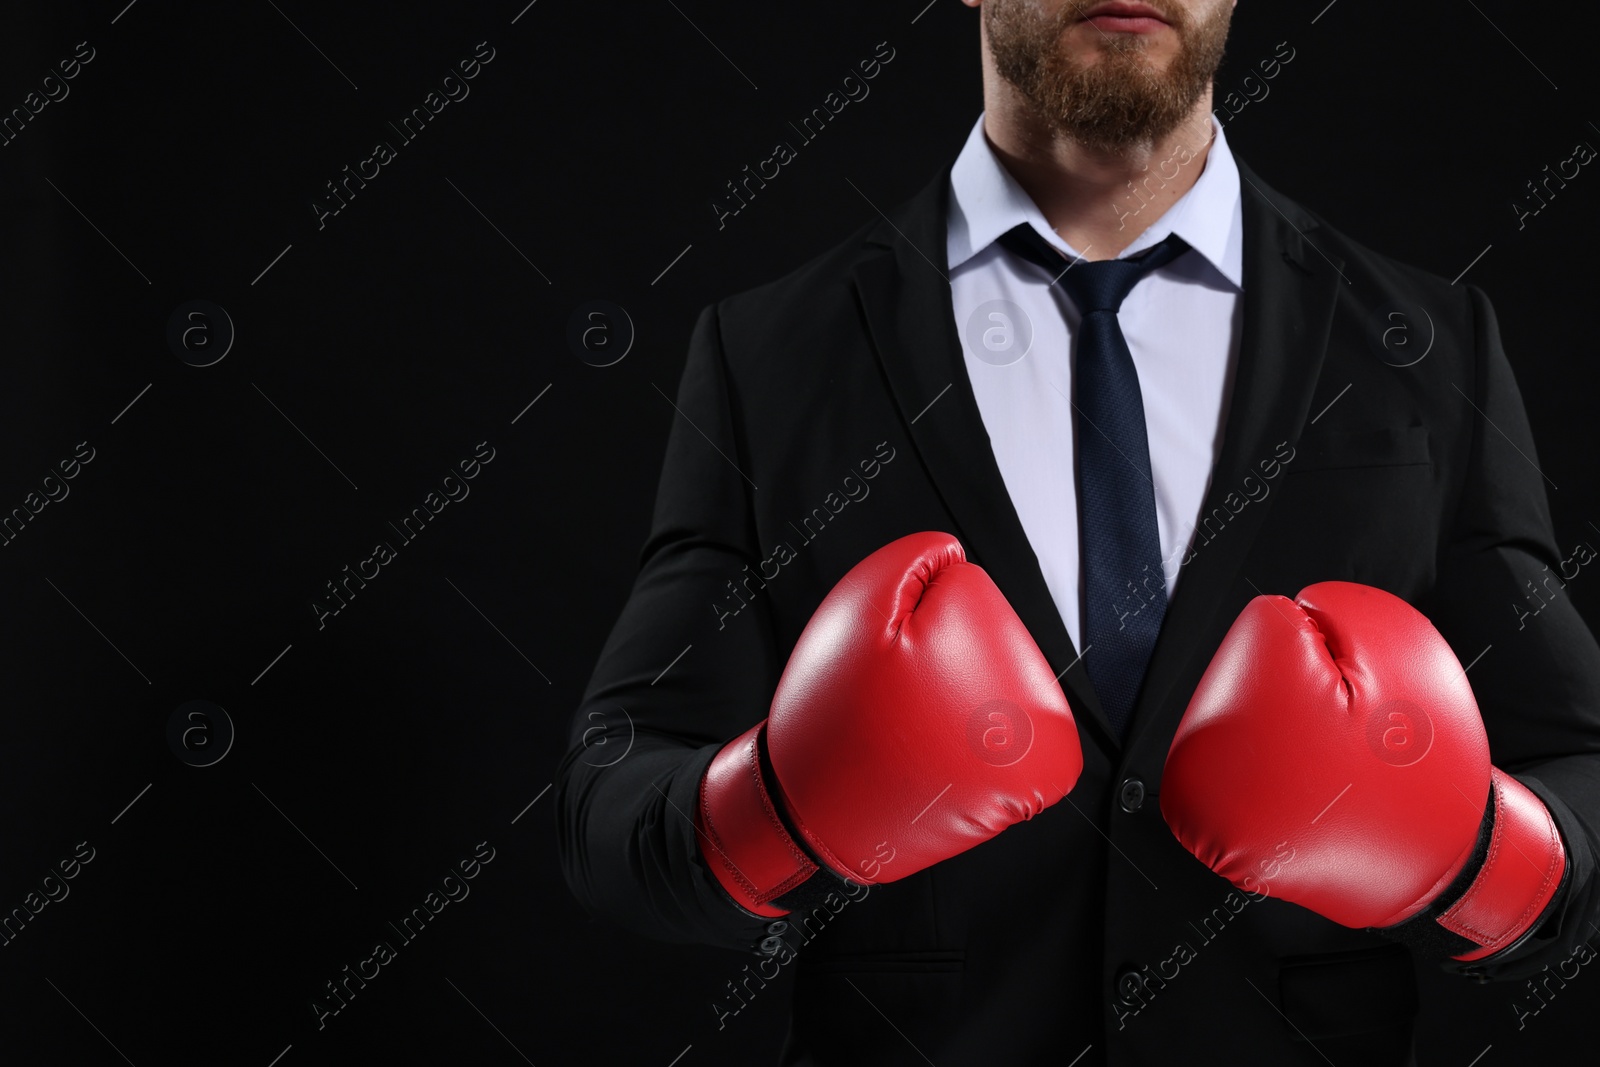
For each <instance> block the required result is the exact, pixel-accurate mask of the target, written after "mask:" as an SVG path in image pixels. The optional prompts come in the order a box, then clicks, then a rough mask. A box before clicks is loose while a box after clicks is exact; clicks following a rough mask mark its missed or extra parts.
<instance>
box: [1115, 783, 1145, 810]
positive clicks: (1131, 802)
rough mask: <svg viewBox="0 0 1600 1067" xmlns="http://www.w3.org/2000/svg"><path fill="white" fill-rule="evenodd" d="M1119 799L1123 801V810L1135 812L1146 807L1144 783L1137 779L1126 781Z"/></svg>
mask: <svg viewBox="0 0 1600 1067" xmlns="http://www.w3.org/2000/svg"><path fill="white" fill-rule="evenodd" d="M1119 799H1120V800H1121V801H1122V810H1123V811H1128V812H1133V811H1138V810H1139V809H1140V808H1142V807H1144V783H1143V782H1141V781H1140V780H1139V779H1137V778H1128V779H1125V780H1124V781H1123V783H1122V790H1121V795H1120V797H1119Z"/></svg>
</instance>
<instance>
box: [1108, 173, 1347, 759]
mask: <svg viewBox="0 0 1600 1067" xmlns="http://www.w3.org/2000/svg"><path fill="white" fill-rule="evenodd" d="M1236 162H1238V165H1239V175H1240V182H1241V185H1240V193H1241V196H1242V199H1243V217H1244V277H1243V283H1244V321H1243V330H1242V335H1241V337H1240V343H1239V357H1238V366H1237V367H1236V368H1235V373H1234V384H1233V391H1232V394H1231V397H1230V400H1229V405H1228V416H1227V425H1226V429H1225V430H1224V433H1223V442H1222V451H1221V454H1220V456H1219V457H1218V459H1217V463H1216V466H1215V467H1214V469H1213V470H1212V474H1211V484H1210V486H1209V487H1208V488H1207V490H1206V496H1205V504H1204V506H1203V507H1202V509H1201V515H1202V516H1209V515H1212V514H1214V513H1215V512H1216V511H1218V510H1219V509H1220V510H1221V511H1222V512H1223V513H1224V514H1226V515H1228V516H1230V517H1229V519H1228V521H1227V522H1226V524H1225V525H1223V526H1222V527H1221V529H1220V530H1219V531H1217V532H1216V533H1214V534H1212V535H1211V536H1210V539H1209V540H1205V541H1204V542H1203V543H1201V542H1202V539H1201V538H1200V537H1199V536H1197V537H1196V542H1195V543H1194V544H1193V545H1192V546H1191V551H1192V552H1193V557H1192V559H1190V562H1188V563H1187V564H1186V565H1185V566H1183V568H1182V570H1181V572H1180V575H1179V578H1178V583H1177V586H1176V588H1175V590H1174V593H1173V598H1172V602H1171V604H1170V605H1169V606H1168V609H1167V615H1166V619H1165V621H1164V622H1163V623H1162V628H1161V635H1160V637H1159V638H1158V639H1157V641H1156V647H1155V651H1154V653H1153V654H1152V656H1151V660H1150V667H1149V670H1148V671H1147V672H1146V675H1145V684H1144V688H1143V690H1141V692H1140V696H1139V701H1138V704H1137V705H1136V706H1135V708H1134V718H1133V724H1132V726H1131V727H1130V730H1129V737H1128V749H1129V752H1130V753H1132V752H1133V751H1134V750H1135V749H1136V748H1139V747H1140V746H1154V747H1155V749H1156V750H1155V751H1153V752H1148V753H1146V754H1147V755H1149V756H1150V757H1151V759H1153V760H1155V761H1156V762H1155V763H1154V766H1160V764H1161V762H1162V761H1164V760H1165V757H1166V747H1167V745H1168V743H1169V742H1170V739H1171V737H1172V734H1173V731H1174V730H1176V729H1177V724H1178V720H1179V718H1181V716H1182V714H1183V711H1184V708H1185V707H1186V705H1187V703H1188V694H1187V693H1182V692H1178V691H1176V689H1175V687H1176V686H1177V685H1178V684H1179V682H1180V680H1182V679H1184V678H1185V677H1188V676H1190V674H1191V672H1196V673H1195V675H1194V676H1195V677H1197V676H1198V675H1197V672H1198V670H1201V669H1203V668H1204V664H1205V662H1206V661H1208V660H1209V658H1210V656H1211V653H1212V652H1213V651H1214V650H1215V648H1216V645H1217V643H1218V642H1220V640H1221V638H1222V634H1223V632H1224V631H1225V630H1226V628H1227V626H1229V625H1231V624H1232V621H1233V617H1232V614H1231V613H1230V614H1228V615H1226V616H1224V617H1219V615H1218V609H1219V608H1220V607H1222V606H1223V605H1225V604H1227V605H1233V606H1238V604H1237V596H1238V593H1239V590H1238V588H1237V586H1238V585H1239V584H1240V582H1241V580H1242V579H1244V578H1247V577H1248V576H1247V575H1244V574H1243V570H1242V569H1243V567H1244V565H1245V561H1246V559H1247V557H1248V555H1249V552H1250V547H1251V545H1252V543H1253V542H1254V541H1255V537H1256V534H1257V532H1259V530H1260V529H1261V526H1262V523H1263V521H1264V520H1265V518H1266V516H1267V514H1268V512H1269V511H1270V509H1271V507H1272V503H1273V501H1274V500H1276V499H1277V494H1276V493H1271V494H1269V495H1267V496H1266V497H1265V498H1263V499H1261V500H1259V501H1255V502H1251V503H1249V504H1248V505H1244V506H1241V505H1240V503H1239V502H1240V500H1241V499H1244V495H1245V490H1246V487H1245V485H1244V480H1245V478H1246V477H1249V476H1252V475H1253V476H1255V477H1256V478H1257V479H1259V478H1260V475H1261V467H1260V464H1261V463H1262V462H1263V461H1270V460H1272V459H1273V458H1274V450H1275V449H1276V448H1277V447H1278V445H1279V444H1280V443H1281V442H1288V443H1289V444H1290V445H1291V446H1292V445H1293V444H1294V442H1295V441H1297V440H1298V439H1299V437H1300V432H1301V430H1302V428H1303V427H1304V426H1305V423H1306V420H1307V418H1308V417H1310V411H1309V407H1310V404H1311V398H1312V394H1313V392H1314V391H1315V389H1316V385H1317V379H1318V376H1319V375H1320V373H1321V370H1322V361H1323V357H1324V355H1325V354H1326V352H1327V346H1328V331H1329V327H1330V324H1331V323H1332V321H1333V307H1334V302H1335V299H1336V297H1337V294H1338V289H1339V286H1341V285H1343V284H1346V283H1345V280H1344V278H1343V277H1342V271H1343V269H1344V261H1343V260H1342V259H1339V258H1337V257H1334V258H1332V259H1331V260H1330V259H1329V258H1328V257H1326V256H1324V255H1323V253H1322V252H1321V251H1319V250H1318V248H1317V246H1316V244H1315V241H1316V235H1315V233H1314V231H1315V230H1316V228H1317V224H1316V221H1315V220H1314V219H1312V218H1311V217H1310V216H1309V215H1307V214H1306V213H1305V212H1304V211H1303V210H1302V209H1301V208H1300V207H1299V206H1298V205H1296V204H1294V203H1293V202H1292V201H1289V200H1287V199H1285V198H1284V197H1283V196H1282V195H1280V194H1278V193H1277V192H1275V191H1273V190H1272V189H1271V188H1270V187H1269V186H1268V185H1267V184H1266V183H1265V182H1263V181H1262V180H1261V179H1260V178H1259V177H1257V176H1256V175H1255V173H1254V172H1252V171H1251V170H1250V169H1249V168H1248V167H1246V166H1245V165H1244V164H1243V162H1239V161H1237V160H1236ZM1230 500H1231V502H1232V503H1233V504H1234V509H1230V508H1229V507H1228V503H1229V502H1230ZM1235 510H1237V514H1235ZM1213 529H1215V527H1213ZM1185 558H1189V557H1187V556H1186V557H1185ZM1273 591H1274V590H1266V592H1273ZM1230 594H1232V597H1230Z"/></svg>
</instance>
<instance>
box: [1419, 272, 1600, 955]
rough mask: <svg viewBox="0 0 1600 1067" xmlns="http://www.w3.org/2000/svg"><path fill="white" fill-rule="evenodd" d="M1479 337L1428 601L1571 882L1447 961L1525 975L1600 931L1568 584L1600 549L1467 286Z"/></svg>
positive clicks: (1579, 658) (1585, 662)
mask: <svg viewBox="0 0 1600 1067" xmlns="http://www.w3.org/2000/svg"><path fill="white" fill-rule="evenodd" d="M1467 288H1468V291H1469V299H1470V301H1471V306H1472V314H1473V320H1474V327H1475V330H1476V336H1477V344H1476V357H1475V370H1474V378H1475V380H1474V381H1472V382H1462V383H1461V384H1460V386H1459V389H1460V392H1461V394H1462V397H1461V402H1462V403H1463V404H1466V403H1470V404H1471V405H1472V406H1473V407H1474V408H1476V411H1472V412H1469V413H1468V414H1469V416H1470V418H1471V420H1472V425H1473V426H1474V431H1473V436H1472V445H1471V452H1470V458H1469V460H1468V463H1467V467H1466V477H1465V480H1464V482H1463V484H1462V486H1461V491H1460V492H1461V495H1460V504H1459V507H1458V509H1457V513H1456V517H1455V521H1454V523H1453V525H1452V527H1451V528H1450V529H1449V530H1448V531H1447V532H1446V535H1445V537H1444V539H1443V541H1442V543H1441V546H1440V553H1439V570H1438V576H1437V582H1436V584H1435V588H1434V591H1433V597H1432V603H1431V604H1430V605H1429V606H1428V607H1427V608H1426V609H1425V610H1426V611H1427V614H1428V615H1429V617H1430V618H1431V619H1432V620H1433V621H1434V623H1435V625H1436V626H1438V628H1439V630H1440V632H1441V633H1443V634H1444V636H1445V637H1446V639H1447V640H1449V642H1450V643H1451V646H1452V647H1453V648H1454V649H1455V651H1456V653H1457V655H1458V656H1459V657H1460V659H1461V661H1462V663H1464V664H1470V671H1469V674H1468V679H1469V680H1470V682H1471V683H1472V688H1473V692H1474V693H1475V694H1476V695H1477V699H1478V705H1479V709H1480V710H1481V712H1482V714H1483V719H1484V725H1485V728H1486V730H1487V733H1488V737H1489V749H1490V754H1491V756H1492V758H1493V760H1494V763H1495V765H1496V766H1498V767H1499V768H1501V769H1502V770H1504V771H1506V772H1508V773H1510V774H1512V775H1514V776H1516V778H1517V779H1518V780H1520V781H1521V782H1522V783H1523V784H1524V785H1526V786H1527V787H1528V788H1529V789H1531V790H1532V791H1533V792H1534V793H1535V794H1537V795H1538V796H1539V798H1540V799H1541V800H1543V801H1544V803H1545V806H1546V807H1548V808H1549V809H1550V812H1551V814H1552V815H1553V816H1554V817H1555V821H1556V825H1557V827H1558V829H1559V830H1560V833H1561V837H1562V841H1563V843H1564V845H1565V847H1566V851H1567V866H1568V870H1567V875H1566V883H1565V885H1564V886H1563V887H1562V889H1561V890H1560V892H1559V894H1558V896H1557V897H1556V899H1555V900H1554V901H1553V902H1552V906H1551V909H1550V911H1549V913H1548V917H1547V918H1546V920H1545V921H1544V922H1543V923H1542V924H1541V926H1540V928H1539V929H1538V931H1537V932H1536V933H1535V935H1534V936H1533V937H1531V938H1529V939H1528V940H1527V941H1526V942H1524V943H1523V945H1522V946H1521V947H1517V948H1514V949H1513V950H1512V951H1510V952H1506V953H1501V954H1500V955H1498V956H1495V957H1491V958H1490V959H1489V960H1487V961H1483V962H1482V963H1480V964H1478V965H1476V966H1474V965H1468V964H1458V963H1455V962H1453V961H1452V962H1449V963H1447V964H1446V967H1447V969H1450V970H1456V971H1461V972H1463V973H1467V974H1475V975H1482V976H1484V977H1487V978H1491V979H1514V978H1521V977H1524V976H1526V975H1529V974H1533V973H1535V972H1537V971H1539V970H1540V969H1541V968H1542V967H1544V966H1545V965H1546V964H1551V965H1554V964H1556V963H1557V962H1559V961H1560V960H1563V959H1565V958H1566V957H1567V956H1568V955H1570V954H1571V952H1572V951H1573V949H1574V948H1575V947H1576V946H1577V945H1578V944H1579V943H1580V942H1582V941H1585V940H1587V939H1589V938H1590V937H1592V936H1594V935H1595V934H1596V933H1600V927H1597V924H1600V880H1597V878H1596V871H1595V862H1596V857H1597V856H1600V647H1597V646H1596V643H1595V639H1594V637H1593V635H1592V634H1591V633H1590V631H1589V628H1588V626H1587V625H1586V624H1585V623H1584V621H1583V618H1582V617H1581V616H1580V615H1579V614H1578V612H1577V610H1576V609H1575V608H1574V607H1573V604H1572V600H1571V596H1570V594H1569V592H1568V591H1567V589H1566V585H1567V584H1568V583H1569V582H1572V581H1576V582H1578V583H1584V582H1586V581H1587V582H1594V583H1596V589H1597V590H1600V565H1597V564H1600V561H1595V562H1591V563H1589V565H1588V566H1584V565H1583V564H1581V563H1579V560H1580V559H1584V558H1585V557H1587V559H1588V560H1594V555H1593V552H1592V550H1589V551H1587V552H1585V551H1583V550H1578V551H1576V552H1574V551H1568V552H1560V551H1558V549H1557V545H1556V539H1555V533H1554V529H1553V526H1552V523H1551V519H1550V507H1549V501H1548V498H1547V496H1546V492H1545V486H1546V484H1548V483H1547V479H1546V477H1545V475H1544V474H1543V472H1542V470H1541V468H1540V467H1539V460H1538V454H1537V452H1536V450H1535V448H1534V443H1533V434H1532V432H1531V430H1530V429H1529V425H1528V417H1527V413H1526V411H1525V410H1524V408H1523V404H1522V397H1521V394H1520V392H1519V391H1518V389H1517V384H1516V380H1515V378H1514V376H1513V375H1512V371H1511V365H1510V363H1509V362H1508V361H1507V359H1506V355H1505V352H1504V350H1503V349H1502V347H1501V343H1500V332H1499V327H1498V325H1497V323H1496V320H1495V314H1494V309H1493V307H1492V306H1491V305H1490V303H1489V300H1488V298H1487V297H1486V296H1485V295H1484V294H1483V292H1482V291H1481V290H1479V289H1478V288H1477V287H1475V286H1468V287H1467Z"/></svg>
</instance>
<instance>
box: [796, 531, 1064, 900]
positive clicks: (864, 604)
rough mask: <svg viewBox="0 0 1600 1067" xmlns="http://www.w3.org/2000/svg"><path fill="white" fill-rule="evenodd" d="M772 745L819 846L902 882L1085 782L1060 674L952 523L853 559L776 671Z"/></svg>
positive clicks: (858, 867)
mask: <svg viewBox="0 0 1600 1067" xmlns="http://www.w3.org/2000/svg"><path fill="white" fill-rule="evenodd" d="M767 751H768V753H769V755H770V756H771V759H772V767H773V771H774V772H775V774H776V776H777V779H778V783H779V787H780V788H781V790H782V791H783V797H784V801H785V802H786V803H787V805H788V811H789V813H790V815H791V816H792V817H793V820H794V823H795V825H796V827H797V828H798V829H799V831H800V833H801V834H802V836H804V838H805V839H806V842H807V844H808V845H810V847H811V849H812V850H813V851H814V852H815V853H816V854H817V855H818V856H821V857H822V858H823V859H824V860H825V861H826V862H827V863H828V865H829V866H830V867H832V868H833V869H834V870H835V871H837V872H838V873H840V874H843V875H845V876H846V877H849V878H851V879H853V880H855V881H858V882H863V883H866V884H874V883H878V882H892V881H896V880H898V879H900V878H904V877H906V876H908V875H911V874H914V873H916V872H917V871H920V870H922V869H923V868H925V867H928V866H930V865H932V864H934V863H937V862H939V861H940V860H943V859H948V858H949V857H951V856H954V855H956V854H957V853H960V852H964V851H966V850H967V849H969V848H971V847H973V846H974V845H978V844H981V843H982V842H984V841H987V840H988V839H989V838H991V837H993V836H995V835H996V834H998V833H999V832H1000V831H1002V830H1004V829H1005V828H1006V827H1008V826H1011V825H1012V824H1014V823H1018V822H1021V821H1023V820H1024V819H1030V818H1032V817H1033V816H1035V815H1037V814H1038V813H1039V812H1041V811H1043V810H1044V809H1045V808H1047V807H1049V806H1050V805H1051V804H1054V803H1056V802H1057V801H1059V800H1060V799H1061V798H1062V797H1063V796H1065V795H1066V794H1067V791H1068V790H1070V789H1071V788H1072V786H1073V785H1074V784H1075V783H1076V782H1077V780H1078V774H1079V772H1080V771H1082V769H1083V753H1082V751H1081V750H1080V749H1079V747H1078V729H1077V726H1076V724H1075V723H1074V722H1073V719H1072V712H1071V710H1070V709H1069V708H1068V706H1067V699H1066V696H1065V694H1064V693H1063V692H1062V690H1061V686H1060V684H1059V683H1058V682H1057V681H1056V678H1055V672H1054V671H1052V670H1051V669H1050V665H1049V664H1048V663H1046V662H1045V658H1044V654H1043V653H1042V652H1040V651H1039V648H1038V646H1037V645H1036V644H1034V641H1033V637H1032V636H1031V635H1030V634H1029V633H1028V631H1027V630H1026V628H1024V627H1023V625H1022V620H1020V619H1018V618H1017V616H1016V613H1015V612H1014V611H1012V610H1011V605H1010V604H1008V603H1006V600H1005V597H1004V596H1003V595H1001V593H1000V590H999V589H998V588H996V586H995V584H994V581H993V580H992V579H990V577H989V575H988V573H987V572H985V571H984V570H983V568H981V567H978V566H977V565H975V564H972V563H968V562H967V561H966V554H965V552H963V551H962V548H961V544H960V542H959V541H957V540H956V539H955V538H954V537H952V536H951V535H949V534H944V533H919V534H912V535H910V536H907V537H902V538H900V539H899V540H897V541H894V542H892V543H890V544H888V545H886V546H884V547H883V548H881V549H879V550H878V551H876V552H874V553H873V554H872V555H870V556H868V557H867V558H866V559H864V560H862V561H861V562H860V563H858V564H857V565H856V566H855V567H853V568H852V569H851V570H850V572H849V573H848V574H846V575H845V576H844V578H843V579H841V580H840V581H839V584H838V585H836V586H835V587H834V588H833V590H832V591H831V592H830V593H829V594H828V595H827V597H825V598H824V599H823V602H822V604H821V606H820V607H818V609H817V611H816V613H815V614H814V615H813V616H812V617H811V621H810V622H809V623H807V624H806V628H805V630H804V631H803V632H802V633H801V635H800V640H799V642H798V643H797V644H796V646H795V650H794V653H793V655H792V656H791V657H790V660H789V664H788V666H787V667H786V668H785V669H784V672H783V676H782V678H781V679H779V682H778V689H777V692H776V694H775V695H774V697H773V700H772V710H771V716H770V722H769V724H768V728H767Z"/></svg>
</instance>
